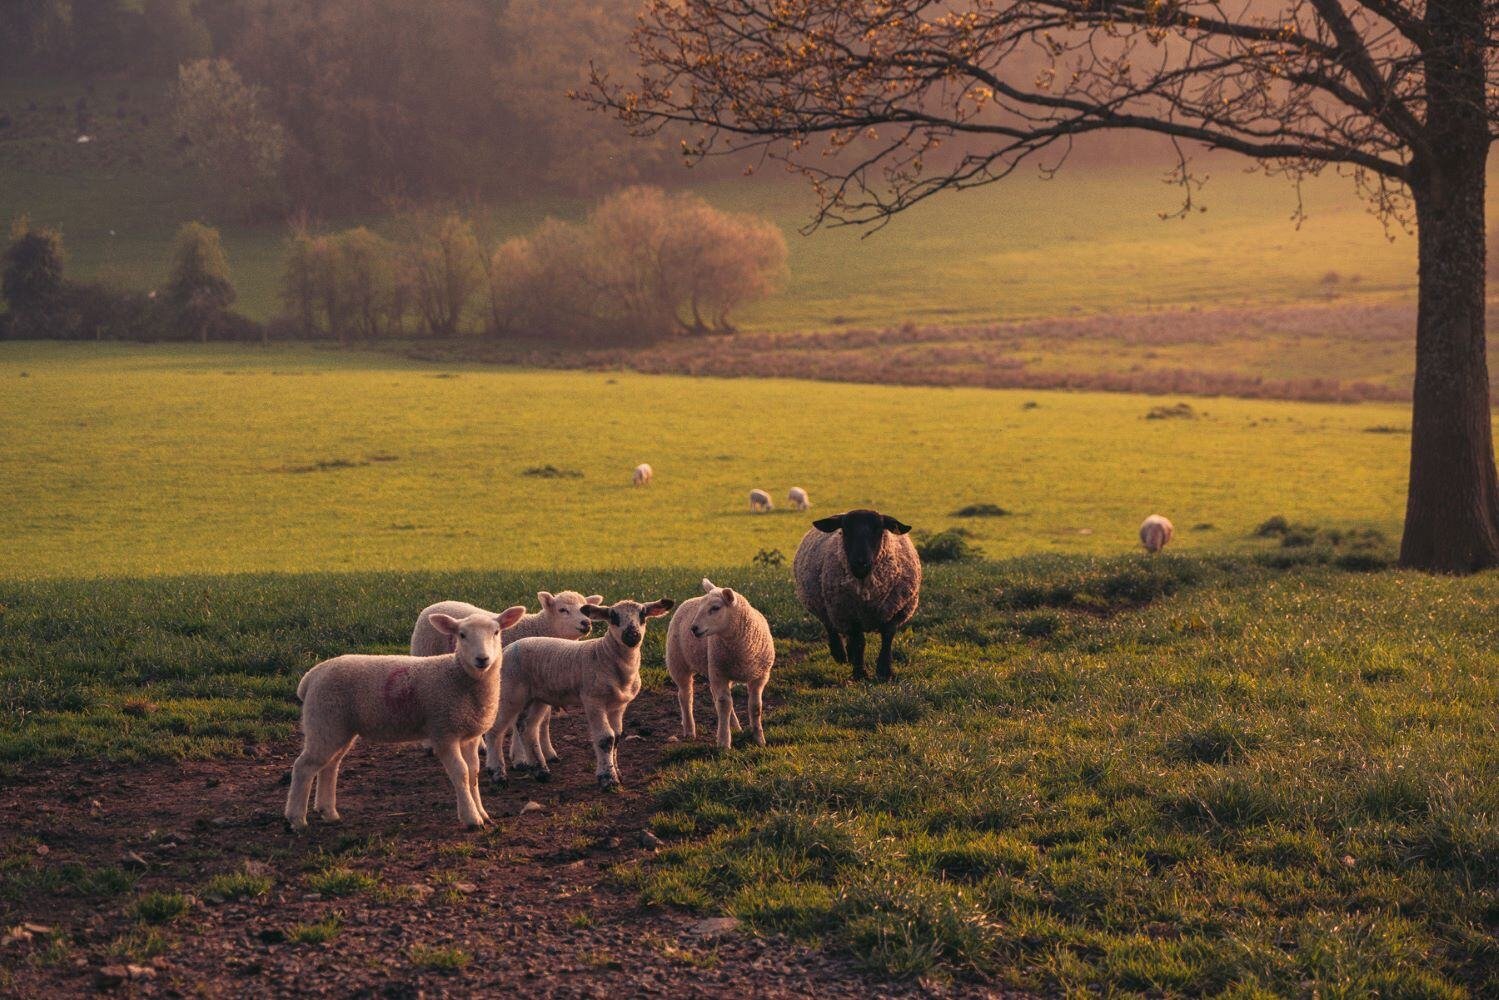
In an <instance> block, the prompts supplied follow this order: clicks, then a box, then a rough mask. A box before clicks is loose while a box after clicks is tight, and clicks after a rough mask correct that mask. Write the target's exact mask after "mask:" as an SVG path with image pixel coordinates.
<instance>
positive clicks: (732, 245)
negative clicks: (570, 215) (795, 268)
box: [489, 187, 786, 342]
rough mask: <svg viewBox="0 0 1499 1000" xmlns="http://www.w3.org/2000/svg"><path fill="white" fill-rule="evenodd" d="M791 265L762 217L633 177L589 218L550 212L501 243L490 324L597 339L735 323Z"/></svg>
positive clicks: (493, 272)
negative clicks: (578, 220)
mask: <svg viewBox="0 0 1499 1000" xmlns="http://www.w3.org/2000/svg"><path fill="white" fill-rule="evenodd" d="M785 269H786V243H785V240H784V238H782V236H781V233H780V231H779V230H778V229H776V228H775V227H774V226H773V225H771V224H769V223H767V222H765V221H764V220H761V219H757V218H754V217H753V216H747V215H735V214H730V213H726V212H721V211H718V210H717V209H714V208H713V207H711V206H710V205H708V204H707V203H706V202H704V201H703V200H702V199H700V198H697V197H695V196H693V195H687V194H680V195H668V194H666V193H665V192H663V191H660V190H659V189H656V188H646V187H634V188H629V189H626V190H624V191H622V192H620V193H618V194H615V195H613V196H611V197H609V198H607V199H605V200H604V201H603V202H602V203H601V204H600V205H599V206H598V207H597V208H596V209H595V210H594V211H593V212H592V213H591V214H590V215H589V217H588V219H587V220H586V221H585V222H583V223H582V224H576V225H574V224H568V223H563V222H557V221H555V220H548V221H547V222H546V223H544V224H543V225H542V226H541V227H540V228H539V229H537V231H536V232H535V233H533V234H532V235H531V236H529V237H526V238H524V239H517V240H511V241H509V242H507V243H505V244H503V245H502V246H501V247H500V248H499V249H498V250H497V251H496V252H495V254H494V256H493V257H492V258H491V260H490V266H489V292H490V296H489V297H490V328H491V331H492V332H494V333H499V334H512V335H518V336H526V337H539V338H548V339H567V340H586V341H593V342H599V341H611V342H620V341H644V340H655V339H659V338H662V337H666V336H670V335H672V334H676V333H707V332H728V331H730V330H732V329H733V327H732V325H731V322H730V314H731V313H732V311H733V310H734V309H735V308H736V307H738V306H739V305H741V304H743V303H744V302H747V301H752V300H754V299H756V298H760V297H763V296H765V295H767V294H769V293H770V292H772V291H773V290H774V289H775V288H776V286H777V285H778V284H779V282H780V281H781V279H782V277H783V276H784V274H785Z"/></svg>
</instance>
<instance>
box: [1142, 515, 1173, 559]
mask: <svg viewBox="0 0 1499 1000" xmlns="http://www.w3.org/2000/svg"><path fill="white" fill-rule="evenodd" d="M1175 534H1176V527H1175V526H1174V525H1173V524H1172V523H1171V522H1170V521H1168V520H1166V518H1164V517H1162V516H1161V515H1159V514H1152V515H1150V516H1149V517H1147V518H1146V519H1145V520H1144V521H1143V522H1142V523H1141V524H1140V544H1141V545H1143V546H1145V551H1146V552H1149V553H1150V554H1151V555H1155V554H1156V553H1157V552H1159V551H1161V550H1162V549H1164V548H1165V547H1166V545H1167V543H1168V542H1170V541H1171V537H1172V536H1173V535H1175Z"/></svg>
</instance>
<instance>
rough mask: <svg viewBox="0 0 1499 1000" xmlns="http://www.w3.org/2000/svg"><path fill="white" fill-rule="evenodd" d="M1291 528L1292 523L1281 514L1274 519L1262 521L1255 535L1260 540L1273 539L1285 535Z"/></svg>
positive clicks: (1255, 530)
mask: <svg viewBox="0 0 1499 1000" xmlns="http://www.w3.org/2000/svg"><path fill="white" fill-rule="evenodd" d="M1290 528H1291V523H1290V522H1289V521H1287V520H1286V519H1285V518H1283V517H1281V516H1280V515H1279V514H1276V515H1275V516H1274V517H1271V518H1267V519H1265V520H1263V521H1261V522H1260V523H1259V526H1258V527H1256V528H1255V529H1254V533H1255V535H1256V536H1257V537H1259V538H1272V537H1274V536H1277V535H1284V534H1285V533H1286V532H1287V531H1289V530H1290Z"/></svg>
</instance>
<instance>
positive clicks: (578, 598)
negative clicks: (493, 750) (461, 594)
mask: <svg viewBox="0 0 1499 1000" xmlns="http://www.w3.org/2000/svg"><path fill="white" fill-rule="evenodd" d="M536 599H537V600H538V601H540V602H541V610H540V611H538V612H535V613H534V614H528V615H525V616H524V617H522V618H521V620H520V621H518V622H516V623H515V625H514V626H512V627H510V628H507V629H506V630H505V645H507V646H508V645H510V644H511V643H512V642H514V641H515V640H517V639H527V638H530V637H531V636H533V635H550V636H555V637H556V638H558V639H582V638H585V637H586V636H587V635H588V633H589V632H591V631H592V630H593V622H591V621H589V620H588V618H587V617H586V616H585V615H584V614H583V605H585V604H602V603H603V602H604V598H603V597H602V596H601V595H599V594H594V595H592V596H590V597H584V596H583V595H582V594H580V593H578V592H577V591H576V590H564V591H562V592H561V593H559V594H555V595H554V594H551V593H549V592H548V591H545V590H540V591H537V593H536ZM434 614H442V615H447V616H448V617H450V618H466V617H468V616H469V615H476V614H490V612H488V611H485V610H484V609H483V608H476V607H474V606H473V605H472V604H465V603H463V602H462V601H441V602H439V603H437V604H433V605H430V606H428V607H426V608H423V609H422V613H421V614H420V615H418V616H417V618H416V628H415V629H413V630H412V632H411V655H412V656H436V655H437V654H439V653H451V652H452V651H453V645H454V640H453V638H452V637H451V636H448V635H445V634H443V633H442V632H440V631H438V630H437V629H436V628H434V627H433V626H432V624H431V617H432V616H433V615H434ZM547 717H548V718H547V722H546V723H544V724H543V726H542V730H541V745H542V749H543V750H545V751H546V755H547V760H548V761H555V760H556V759H557V753H556V751H555V750H553V749H552V730H551V725H550V717H551V710H550V709H549V710H548V711H547ZM428 749H431V746H430V744H429V745H428ZM510 749H511V752H512V754H513V753H515V752H516V749H517V744H516V741H515V739H514V736H513V734H512V738H511V743H510ZM521 759H522V760H523V761H525V762H527V763H529V759H528V758H526V757H524V756H523V757H522V758H521Z"/></svg>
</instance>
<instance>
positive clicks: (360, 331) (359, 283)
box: [282, 226, 412, 344]
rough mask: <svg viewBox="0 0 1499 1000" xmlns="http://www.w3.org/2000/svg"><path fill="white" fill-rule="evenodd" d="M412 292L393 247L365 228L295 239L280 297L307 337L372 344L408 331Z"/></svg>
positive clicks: (301, 235) (303, 232)
mask: <svg viewBox="0 0 1499 1000" xmlns="http://www.w3.org/2000/svg"><path fill="white" fill-rule="evenodd" d="M411 298H412V289H411V283H410V279H409V274H408V270H407V267H406V263H405V261H404V260H403V257H402V253H401V252H400V251H399V250H398V248H397V247H396V246H395V244H393V243H391V242H390V241H389V240H387V239H385V238H384V237H382V236H379V235H377V234H375V233H373V232H371V231H370V230H368V229H365V228H364V227H363V226H360V227H358V228H355V229H350V230H347V231H345V232H343V233H338V234H330V235H320V236H315V235H313V234H311V233H309V232H307V231H306V230H305V229H304V230H300V231H298V232H296V233H295V234H294V235H293V236H292V241H291V247H290V250H289V252H288V253H287V258H286V271H285V274H284V276H283V278H282V299H283V301H284V303H285V305H286V309H287V311H288V312H289V313H290V314H291V316H292V318H293V319H294V321H295V322H296V323H297V324H298V326H299V327H300V330H301V333H302V335H303V336H307V337H329V338H331V339H333V340H337V341H338V342H339V343H340V344H347V343H348V342H349V339H350V338H351V337H361V338H364V339H366V340H374V339H378V338H381V337H388V336H399V335H401V334H403V333H405V328H406V315H407V313H408V312H410V308H411Z"/></svg>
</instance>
